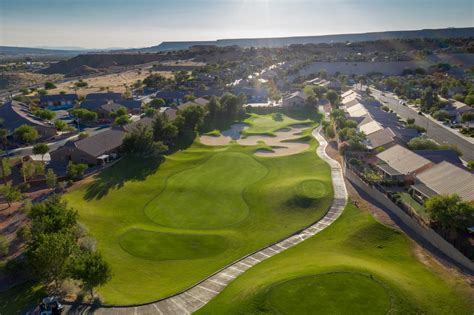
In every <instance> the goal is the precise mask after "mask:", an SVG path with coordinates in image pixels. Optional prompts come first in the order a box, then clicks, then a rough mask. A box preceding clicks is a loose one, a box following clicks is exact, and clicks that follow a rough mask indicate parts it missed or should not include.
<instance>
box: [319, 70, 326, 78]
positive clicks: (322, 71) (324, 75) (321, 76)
mask: <svg viewBox="0 0 474 315" xmlns="http://www.w3.org/2000/svg"><path fill="white" fill-rule="evenodd" d="M319 77H320V78H321V79H325V80H326V79H327V78H328V73H327V71H326V70H324V69H321V70H319Z"/></svg>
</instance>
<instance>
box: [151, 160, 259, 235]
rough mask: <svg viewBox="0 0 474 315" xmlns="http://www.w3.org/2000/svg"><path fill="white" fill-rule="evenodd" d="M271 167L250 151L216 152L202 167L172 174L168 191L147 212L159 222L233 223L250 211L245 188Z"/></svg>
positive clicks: (187, 224)
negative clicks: (250, 154) (246, 152)
mask: <svg viewBox="0 0 474 315" xmlns="http://www.w3.org/2000/svg"><path fill="white" fill-rule="evenodd" d="M267 171H268V170H267V169H266V168H265V166H264V165H262V164H260V163H259V162H257V161H256V160H255V159H253V158H252V157H250V156H249V155H247V154H244V153H239V152H225V153H216V154H214V155H213V156H211V157H210V158H209V159H208V160H206V161H205V162H204V163H202V164H201V165H199V166H198V167H195V168H191V169H188V170H185V171H183V172H180V173H177V174H175V175H173V176H170V177H169V178H168V181H167V184H166V188H165V189H164V191H163V192H162V193H161V194H160V195H159V196H158V197H157V198H156V199H154V200H153V201H152V202H151V203H150V204H148V206H147V207H146V208H145V213H146V214H147V216H149V217H150V219H152V220H153V221H154V222H156V223H157V224H160V225H165V226H170V227H175V228H185V229H215V228H222V227H225V226H229V225H233V224H235V223H238V222H240V221H242V220H243V219H245V218H246V217H247V216H248V213H249V207H248V205H247V203H246V202H245V200H244V199H243V193H244V190H245V189H246V188H247V186H249V185H251V184H252V183H254V182H256V181H257V180H259V179H260V178H262V177H263V176H265V174H266V173H267ZM183 183H186V185H183Z"/></svg>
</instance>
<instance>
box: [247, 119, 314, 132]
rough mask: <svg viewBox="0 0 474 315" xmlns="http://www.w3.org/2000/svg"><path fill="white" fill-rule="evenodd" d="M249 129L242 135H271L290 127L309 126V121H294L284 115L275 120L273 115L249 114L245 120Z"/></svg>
mask: <svg viewBox="0 0 474 315" xmlns="http://www.w3.org/2000/svg"><path fill="white" fill-rule="evenodd" d="M245 123H247V124H249V127H248V128H246V129H245V130H244V131H243V134H244V135H247V136H250V135H255V134H259V135H261V134H267V135H273V133H274V132H276V131H278V130H281V129H286V128H288V127H290V126H292V125H306V124H307V125H308V126H310V125H311V123H312V122H311V120H296V119H293V118H290V117H288V116H286V115H282V117H281V119H276V118H275V115H274V114H268V115H257V114H251V115H250V117H249V118H247V119H246V120H245Z"/></svg>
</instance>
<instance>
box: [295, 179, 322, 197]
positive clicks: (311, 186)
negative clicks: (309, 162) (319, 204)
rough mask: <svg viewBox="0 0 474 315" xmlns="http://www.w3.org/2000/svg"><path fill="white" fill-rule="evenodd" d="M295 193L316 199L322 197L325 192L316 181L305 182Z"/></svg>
mask: <svg viewBox="0 0 474 315" xmlns="http://www.w3.org/2000/svg"><path fill="white" fill-rule="evenodd" d="M296 193H297V195H299V196H302V197H306V198H310V199H318V198H321V197H324V196H325V195H326V194H327V191H326V189H325V187H324V184H323V183H321V182H318V181H316V180H307V181H304V182H301V183H300V184H299V185H298V186H297V188H296Z"/></svg>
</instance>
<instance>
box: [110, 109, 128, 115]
mask: <svg viewBox="0 0 474 315" xmlns="http://www.w3.org/2000/svg"><path fill="white" fill-rule="evenodd" d="M127 114H128V112H127V109H126V108H125V107H120V108H119V109H117V110H116V111H114V112H112V113H110V116H111V117H120V116H126V115H127Z"/></svg>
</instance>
